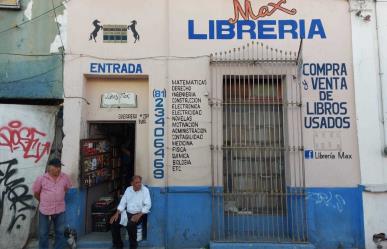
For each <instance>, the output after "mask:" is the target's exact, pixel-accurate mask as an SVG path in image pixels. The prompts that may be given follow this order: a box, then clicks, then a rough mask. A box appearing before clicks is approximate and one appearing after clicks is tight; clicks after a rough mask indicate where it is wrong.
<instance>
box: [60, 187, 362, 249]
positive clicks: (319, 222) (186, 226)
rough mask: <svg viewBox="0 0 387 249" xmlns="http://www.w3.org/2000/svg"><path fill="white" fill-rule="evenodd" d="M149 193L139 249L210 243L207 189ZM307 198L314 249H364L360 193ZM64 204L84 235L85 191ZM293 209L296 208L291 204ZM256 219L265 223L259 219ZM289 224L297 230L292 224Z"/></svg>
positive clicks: (320, 191)
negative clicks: (143, 237) (145, 232)
mask: <svg viewBox="0 0 387 249" xmlns="http://www.w3.org/2000/svg"><path fill="white" fill-rule="evenodd" d="M149 189H150V193H151V198H152V209H151V213H150V214H149V218H148V239H147V241H145V242H142V245H143V246H155V247H162V246H166V247H167V248H170V249H177V248H199V247H204V246H207V245H208V244H209V243H210V239H211V231H212V230H211V229H212V227H211V226H212V196H211V188H210V187H169V188H158V187H150V188H149ZM306 193H307V199H306V213H307V228H308V236H309V241H310V242H311V243H312V244H313V245H314V246H315V247H316V248H317V249H337V248H340V246H341V248H348V249H349V248H359V249H362V248H364V232H363V208H362V188H360V187H359V188H308V189H307V190H306ZM66 201H67V212H68V213H72V215H67V217H71V218H70V219H69V220H68V223H69V224H70V225H71V226H72V227H74V228H76V229H77V230H78V233H79V234H82V233H84V227H85V226H84V220H85V212H84V211H85V210H84V207H85V193H84V191H82V190H78V189H71V191H69V193H68V194H67V196H66ZM292 203H293V204H294V203H298V205H300V204H301V202H296V201H295V200H292ZM292 207H293V208H295V206H294V205H292ZM73 214H76V215H73ZM258 218H259V217H258ZM258 218H257V219H258ZM267 219H269V218H267V217H266V221H267ZM282 219H284V218H282ZM258 220H259V221H260V222H265V219H262V218H259V219H258ZM292 220H293V223H295V222H297V221H298V220H301V217H297V216H294V217H293V218H292ZM283 221H284V220H283ZM288 222H289V223H290V221H288ZM266 223H268V222H266ZM285 223H286V222H285V221H284V224H285ZM257 224H258V223H257ZM293 225H294V226H293V227H297V224H293ZM300 227H301V226H300ZM291 230H292V229H290V228H288V229H287V231H291Z"/></svg>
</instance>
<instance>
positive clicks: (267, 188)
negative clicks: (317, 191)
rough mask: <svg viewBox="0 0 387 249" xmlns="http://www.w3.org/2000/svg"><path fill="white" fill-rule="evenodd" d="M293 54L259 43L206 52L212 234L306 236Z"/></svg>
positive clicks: (235, 238) (297, 58)
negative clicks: (208, 63) (209, 76)
mask: <svg viewBox="0 0 387 249" xmlns="http://www.w3.org/2000/svg"><path fill="white" fill-rule="evenodd" d="M301 47H302V46H300V48H301ZM301 57H302V56H301V49H300V51H299V52H298V53H290V52H285V51H281V50H277V49H272V48H269V47H267V46H264V45H263V44H262V43H252V44H249V45H247V46H244V47H242V48H238V49H233V50H230V51H226V52H222V53H216V54H213V55H212V56H211V67H212V70H211V73H212V86H211V87H212V89H211V93H212V96H210V100H211V106H212V125H213V129H212V131H213V132H212V143H213V154H212V165H213V168H212V169H213V185H214V188H213V229H212V240H214V241H222V242H245V241H276V242H278V241H279V242H287V241H289V242H305V241H307V238H308V235H307V227H306V212H305V205H306V203H305V175H304V161H303V139H302V126H301V108H302V105H301V103H302V100H301V87H300V75H299V73H300V70H299V69H300V68H299V67H300V66H301V65H300V64H301V59H302V58H301Z"/></svg>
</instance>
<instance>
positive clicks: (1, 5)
mask: <svg viewBox="0 0 387 249" xmlns="http://www.w3.org/2000/svg"><path fill="white" fill-rule="evenodd" d="M0 9H20V0H0Z"/></svg>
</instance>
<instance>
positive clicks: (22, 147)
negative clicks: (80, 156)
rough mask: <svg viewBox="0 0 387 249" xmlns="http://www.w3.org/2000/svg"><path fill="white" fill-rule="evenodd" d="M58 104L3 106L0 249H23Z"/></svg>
mask: <svg viewBox="0 0 387 249" xmlns="http://www.w3.org/2000/svg"><path fill="white" fill-rule="evenodd" d="M57 112H58V107H54V106H50V107H49V106H27V105H24V106H21V105H0V113H1V116H0V248H9V249H16V248H23V247H24V246H25V244H26V241H27V239H28V236H29V233H30V227H31V221H32V219H33V217H34V214H35V213H36V207H37V202H36V201H35V200H34V197H33V193H32V190H31V189H32V183H33V182H34V180H35V179H36V177H38V176H39V175H42V174H43V173H44V171H45V168H46V163H47V160H48V157H49V155H50V150H51V147H52V143H53V140H54V133H55V132H54V131H55V117H56V114H57Z"/></svg>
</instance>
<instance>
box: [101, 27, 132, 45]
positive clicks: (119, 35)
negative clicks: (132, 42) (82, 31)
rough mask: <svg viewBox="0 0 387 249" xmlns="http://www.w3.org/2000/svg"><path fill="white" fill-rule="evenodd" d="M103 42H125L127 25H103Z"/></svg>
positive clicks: (126, 39) (126, 40)
mask: <svg viewBox="0 0 387 249" xmlns="http://www.w3.org/2000/svg"><path fill="white" fill-rule="evenodd" d="M103 42H105V43H127V42H128V26H127V25H103Z"/></svg>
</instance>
